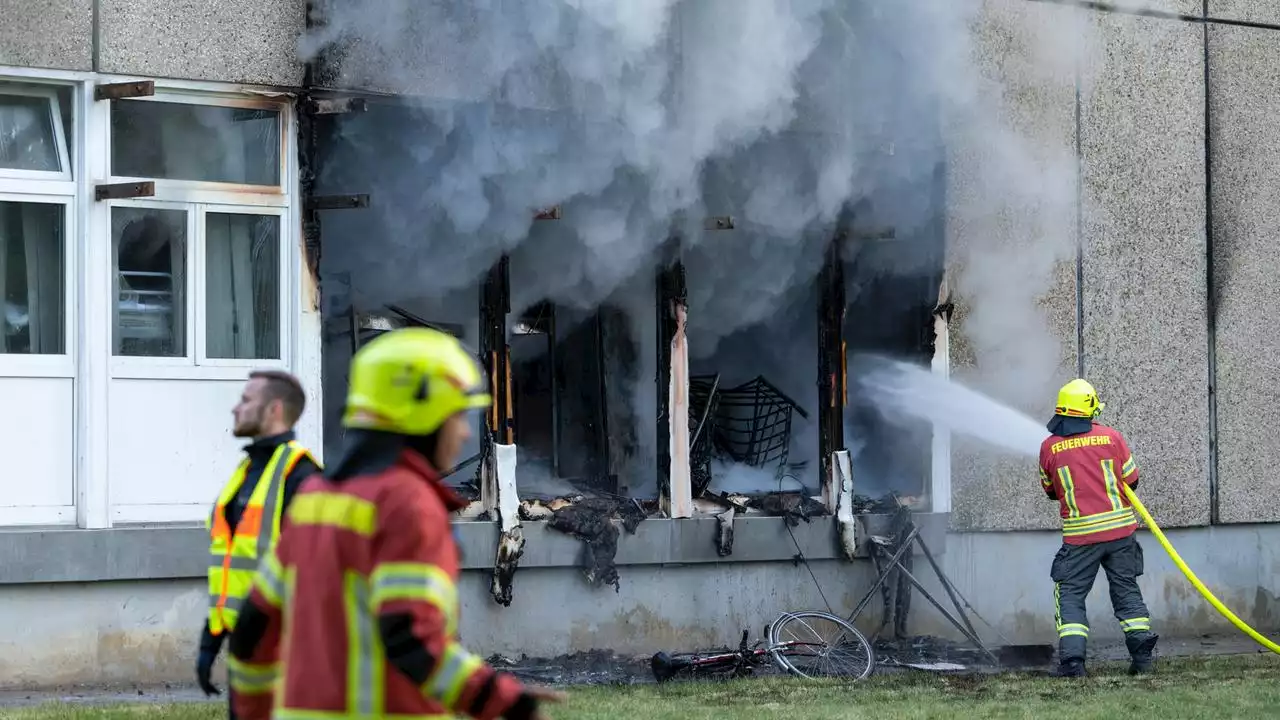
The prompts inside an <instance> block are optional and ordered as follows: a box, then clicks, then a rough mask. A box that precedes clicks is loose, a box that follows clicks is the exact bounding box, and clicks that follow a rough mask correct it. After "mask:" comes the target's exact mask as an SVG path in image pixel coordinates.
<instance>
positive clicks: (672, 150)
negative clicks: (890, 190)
mask: <svg viewBox="0 0 1280 720" xmlns="http://www.w3.org/2000/svg"><path fill="white" fill-rule="evenodd" d="M960 4H962V5H969V4H970V3H960ZM945 5H947V3H937V2H921V3H905V4H903V6H902V8H901V10H898V9H896V8H895V10H894V12H891V13H890V12H882V4H881V3H865V4H858V3H847V2H840V1H837V0H752V2H740V1H739V0H698V1H697V2H693V1H692V0H686V1H685V2H674V1H672V0H633V1H629V2H627V3H616V2H613V1H612V0H609V1H608V2H605V1H604V0H592V1H580V2H566V1H565V0H521V1H519V2H514V1H512V2H475V3H458V2H442V1H438V0H436V1H432V0H428V1H415V2H407V1H405V0H398V1H386V0H376V2H375V1H374V0H349V1H347V2H333V3H331V4H330V5H329V7H328V16H327V18H328V20H327V22H328V24H327V26H326V27H325V28H323V29H321V30H319V31H317V32H316V33H315V34H313V35H312V36H310V37H308V38H307V39H306V41H305V42H304V51H305V52H314V51H315V50H316V49H318V48H321V47H328V46H334V47H337V48H339V49H340V51H339V52H338V53H337V56H338V57H340V58H341V70H340V71H339V72H340V77H339V82H341V84H343V85H351V86H361V87H370V86H372V87H379V88H383V89H386V90H391V91H395V92H398V93H407V94H414V95H417V96H419V97H421V98H423V99H422V100H420V101H417V102H416V103H415V106H414V118H413V120H412V122H402V123H400V124H399V125H394V126H393V125H392V121H391V120H390V119H389V117H388V116H387V115H386V114H379V113H377V112H373V113H370V114H368V115H366V116H361V117H356V118H353V119H351V120H347V121H344V123H343V125H342V128H341V130H340V132H341V133H342V135H343V141H344V143H345V145H346V146H347V148H348V152H351V153H361V151H362V150H363V151H364V152H363V154H364V155H365V156H368V157H376V158H377V162H376V169H371V170H370V172H369V173H368V176H367V178H365V179H366V180H367V181H369V182H370V183H372V184H374V185H375V187H374V188H373V189H374V190H375V194H376V200H375V202H376V204H377V206H378V212H379V213H381V214H382V216H383V217H382V221H383V222H385V223H386V224H387V226H388V228H389V229H390V231H391V233H392V235H393V236H394V237H395V238H396V239H395V241H394V242H395V243H396V247H394V248H391V249H389V250H390V251H388V249H378V250H376V251H375V250H371V249H370V248H369V247H368V246H367V245H360V244H355V243H351V244H349V245H346V246H345V247H344V246H341V245H340V244H338V243H332V244H329V245H327V246H326V256H332V257H333V259H334V262H338V263H340V264H341V265H343V266H345V267H349V268H350V269H351V270H352V272H353V280H354V282H355V284H356V285H357V286H358V287H360V288H361V289H362V292H365V293H370V292H374V290H373V289H375V288H376V289H377V292H378V293H380V294H382V295H384V296H385V299H387V300H396V299H403V297H401V298H397V296H398V295H421V294H424V293H425V294H428V295H438V294H444V293H447V292H448V291H449V290H451V289H453V288H455V287H460V286H465V285H468V284H470V283H472V282H474V279H475V278H476V277H477V276H478V275H479V274H480V273H481V272H483V271H484V269H486V268H487V267H488V266H489V264H490V263H491V262H492V261H493V260H494V259H495V258H496V257H497V256H498V255H499V254H500V253H502V252H510V253H512V255H513V263H512V267H513V274H515V275H517V276H518V277H519V280H520V282H519V283H513V284H514V285H516V287H517V289H518V292H519V293H520V297H519V298H518V299H517V302H516V304H517V305H520V304H523V303H524V302H533V301H535V300H537V299H541V298H543V297H550V298H552V299H554V300H557V301H560V302H565V303H574V304H582V305H590V304H594V303H595V302H598V301H600V300H602V299H604V298H605V297H607V296H608V295H609V294H610V293H611V292H613V291H614V290H615V289H616V288H617V287H618V286H619V285H621V284H622V283H623V282H625V281H626V280H627V279H628V278H629V277H631V276H632V275H634V274H636V273H638V272H642V271H643V272H648V270H649V268H651V267H652V264H653V260H654V256H655V253H656V252H657V251H658V250H659V248H660V246H661V245H662V243H664V242H665V241H666V239H667V238H668V237H669V236H670V235H671V234H672V233H673V232H679V233H680V234H681V235H682V236H683V237H684V239H685V242H686V244H687V245H689V246H693V247H700V248H703V249H704V250H705V251H707V252H709V253H712V254H714V255H716V256H718V257H719V258H720V259H721V260H722V263H721V264H720V266H719V269H720V272H719V274H718V276H713V277H711V278H709V279H708V280H707V283H708V284H707V285H705V286H704V287H703V288H700V289H699V292H701V293H705V294H707V295H708V296H710V297H714V298H715V304H714V306H713V307H711V308H709V310H708V311H704V312H710V313H711V314H714V316H715V320H714V322H710V323H707V326H708V328H714V329H715V330H717V331H718V332H720V333H721V334H727V333H729V332H732V331H733V330H734V329H736V328H738V327H742V326H744V325H747V324H750V323H751V322H754V321H757V320H760V319H762V318H764V317H767V316H768V312H767V310H768V307H769V305H770V303H771V301H772V300H774V299H776V298H778V297H780V296H781V295H782V294H783V293H785V292H786V290H787V289H788V288H790V287H792V286H794V285H796V284H798V283H801V282H806V281H808V280H809V279H811V278H812V276H813V275H814V274H815V273H816V271H817V268H818V266H819V265H820V262H819V260H820V252H821V249H822V247H823V245H824V244H825V242H826V239H827V238H828V237H829V233H830V228H831V226H832V225H833V224H834V223H835V222H836V220H837V218H838V216H839V213H840V211H841V209H842V207H843V206H844V205H845V203H846V202H847V201H848V200H850V199H851V198H854V199H856V198H860V197H864V196H867V195H870V194H873V193H874V191H875V190H876V189H877V188H884V187H892V185H893V184H894V183H895V182H900V181H903V180H910V179H912V178H913V177H918V176H920V175H922V174H926V173H930V172H932V171H933V168H934V167H935V165H936V163H937V162H938V160H939V157H940V153H941V146H940V143H939V140H938V130H937V122H938V116H937V108H936V106H935V103H934V97H935V95H936V93H935V92H933V90H932V89H931V87H930V85H931V84H933V83H935V82H942V81H948V79H946V78H933V77H928V76H926V75H921V74H919V71H920V70H927V68H921V67H912V66H911V63H910V62H909V61H910V60H911V59H910V58H908V57H905V56H903V55H902V54H901V53H900V52H899V50H900V48H899V45H902V46H905V45H907V44H911V45H915V44H919V43H920V38H919V37H916V36H914V35H913V34H911V33H908V32H907V31H908V29H909V28H911V27H912V26H913V25H914V24H915V22H916V21H917V20H921V19H928V18H929V17H930V16H931V14H933V13H934V12H935V11H936V9H937V7H940V6H945ZM947 14H948V15H950V16H952V17H955V18H957V19H962V18H961V17H960V16H959V15H958V14H957V13H956V12H955V11H950V12H948V13H947ZM900 16H901V17H900ZM932 22H934V23H935V24H936V23H937V21H932ZM939 30H946V28H944V27H941V26H940V27H939ZM947 31H949V32H954V33H961V34H963V33H964V32H966V31H965V29H964V27H963V25H959V26H957V27H955V28H953V29H950V30H947ZM904 61H908V62H905V63H904ZM427 98H429V99H427ZM890 148H892V151H893V154H892V155H890V154H888V151H889V149H890ZM334 166H336V163H335V164H334ZM348 167H349V164H348ZM328 180H329V181H330V182H334V183H337V182H338V180H337V179H334V178H328ZM883 200H884V202H882V203H881V204H880V205H879V206H877V208H876V209H877V211H878V212H879V213H880V214H881V215H883V216H885V219H886V220H888V221H899V222H901V223H907V224H909V223H910V222H914V221H917V220H918V217H919V215H920V212H919V211H920V210H922V208H921V207H919V205H918V204H913V203H912V202H903V201H900V200H896V199H892V198H884V199H883ZM893 202H900V203H901V204H902V207H893V205H892V204H893ZM557 203H559V204H562V205H563V211H564V219H563V220H561V221H558V222H548V223H544V224H539V225H536V226H535V225H534V224H533V221H532V215H533V212H534V210H535V209H538V208H542V207H547V206H550V205H553V204H557ZM712 215H717V216H718V215H732V216H733V217H734V219H735V223H736V225H737V229H736V230H734V231H730V232H707V231H706V230H705V229H704V221H705V219H706V217H707V216H712ZM343 221H344V220H335V221H334V222H335V223H341V222H343ZM353 222H354V221H353ZM531 229H532V232H531ZM327 234H328V228H327ZM414 266H417V267H431V268H432V269H433V271H432V272H431V273H430V277H429V278H417V277H413V278H409V277H406V268H409V267H414ZM411 280H412V281H411ZM742 310H745V311H744V312H740V311H742Z"/></svg>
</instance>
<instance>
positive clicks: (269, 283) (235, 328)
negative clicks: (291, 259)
mask: <svg viewBox="0 0 1280 720" xmlns="http://www.w3.org/2000/svg"><path fill="white" fill-rule="evenodd" d="M205 301H206V303H207V304H206V308H205V333H206V335H205V346H206V348H205V354H206V355H208V356H209V357H211V358H229V359H241V360H272V359H278V358H279V357H280V218H278V217H276V216H275V215H230V214H227V213H208V214H206V215H205Z"/></svg>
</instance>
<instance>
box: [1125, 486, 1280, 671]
mask: <svg viewBox="0 0 1280 720" xmlns="http://www.w3.org/2000/svg"><path fill="white" fill-rule="evenodd" d="M1120 487H1122V488H1124V494H1125V495H1126V496H1128V498H1129V503H1130V504H1131V505H1133V509H1134V510H1137V511H1138V514H1139V515H1141V516H1142V520H1143V522H1145V523H1146V524H1147V527H1148V528H1150V529H1151V534H1152V535H1155V536H1156V539H1157V540H1159V541H1160V544H1161V545H1162V546H1163V547H1164V551H1165V552H1167V553H1169V557H1171V558H1173V564H1174V565H1177V566H1178V569H1179V570H1181V571H1182V574H1183V575H1186V576H1187V579H1188V580H1190V581H1191V584H1192V585H1194V586H1195V589H1196V590H1199V591H1200V594H1201V595H1203V596H1204V599H1205V600H1208V601H1209V604H1210V605H1212V606H1213V608H1214V609H1215V610H1217V611H1218V612H1219V613H1221V614H1222V617H1224V618H1226V619H1228V620H1230V621H1231V624H1232V625H1235V626H1236V627H1237V628H1239V629H1240V632H1242V633H1244V634H1245V635H1248V636H1249V637H1251V638H1253V639H1254V640H1255V641H1257V643H1258V644H1259V645H1261V646H1262V647H1264V648H1266V649H1268V650H1270V651H1271V652H1273V653H1276V654H1280V645H1277V644H1275V643H1273V642H1271V641H1270V640H1268V639H1267V638H1266V637H1263V635H1262V634H1261V633H1259V632H1258V631H1257V630H1254V629H1253V628H1251V627H1249V626H1248V625H1246V624H1245V622H1244V621H1243V620H1241V619H1240V618H1238V617H1236V614H1235V613H1233V612H1231V610H1230V609H1228V608H1227V606H1226V605H1223V604H1222V601H1221V600H1219V599H1218V598H1216V597H1214V595H1213V593H1212V592H1209V588H1207V587H1205V586H1204V583H1202V582H1200V578H1198V577H1196V574H1195V573H1193V572H1191V568H1189V567H1187V564H1186V563H1185V562H1183V561H1182V558H1181V557H1180V556H1179V555H1178V551H1177V550H1174V549H1173V545H1170V544H1169V538H1167V537H1165V536H1164V532H1163V531H1161V530H1160V526H1159V525H1156V521H1155V519H1154V518H1152V517H1151V513H1149V512H1147V508H1146V507H1145V506H1143V504H1142V501H1141V500H1139V499H1138V496H1137V495H1136V494H1134V492H1133V490H1132V489H1131V488H1130V487H1129V486H1128V485H1126V484H1124V483H1120Z"/></svg>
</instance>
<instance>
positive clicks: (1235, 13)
mask: <svg viewBox="0 0 1280 720" xmlns="http://www.w3.org/2000/svg"><path fill="white" fill-rule="evenodd" d="M1209 17H1211V18H1218V19H1222V20H1242V21H1244V22H1256V23H1275V24H1280V4H1277V3H1273V2H1262V1H1261V0H1209Z"/></svg>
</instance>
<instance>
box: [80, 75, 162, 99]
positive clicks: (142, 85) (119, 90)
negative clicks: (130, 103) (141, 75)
mask: <svg viewBox="0 0 1280 720" xmlns="http://www.w3.org/2000/svg"><path fill="white" fill-rule="evenodd" d="M155 94H156V84H155V82H154V81H151V80H139V81H138V82H124V83H104V84H102V85H95V86H94V88H93V99H94V100H99V101H101V100H126V99H128V98H139V97H151V96H153V95H155Z"/></svg>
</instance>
